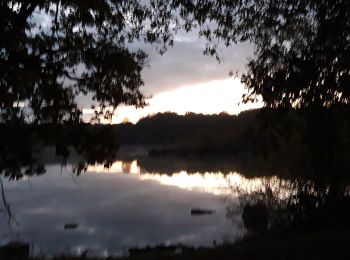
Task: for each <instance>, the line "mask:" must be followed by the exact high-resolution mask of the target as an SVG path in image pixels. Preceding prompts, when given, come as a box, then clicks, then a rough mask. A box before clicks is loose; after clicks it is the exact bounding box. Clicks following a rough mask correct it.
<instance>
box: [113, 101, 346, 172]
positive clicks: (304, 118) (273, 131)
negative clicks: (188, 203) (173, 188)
mask: <svg viewBox="0 0 350 260" xmlns="http://www.w3.org/2000/svg"><path fill="white" fill-rule="evenodd" d="M112 127H113V128H114V129H115V131H116V134H117V136H118V137H119V143H120V145H153V146H154V147H156V148H155V149H153V150H151V151H150V155H152V156H173V155H176V156H187V157H188V156H210V157H213V156H223V155H225V156H227V155H230V156H233V157H235V158H237V159H239V160H246V161H247V163H248V164H252V167H254V166H253V164H257V163H259V162H263V164H264V165H268V166H269V167H273V168H274V170H275V171H276V169H278V168H279V165H280V166H281V171H283V170H284V169H288V171H293V172H295V173H296V174H297V172H299V173H298V174H300V173H301V172H300V171H302V172H303V173H306V172H308V174H315V173H317V174H318V175H319V174H321V173H322V172H327V171H334V172H337V173H339V174H343V173H345V172H346V171H348V170H349V169H350V165H349V163H348V161H349V158H348V154H350V108H348V107H346V106H334V107H333V108H331V109H322V108H305V109H269V108H263V109H258V110H250V111H245V112H242V113H240V114H239V115H229V114H226V113H221V114H218V115H203V114H194V113H188V114H186V115H184V116H182V115H177V114H175V113H159V114H156V115H152V116H149V117H146V118H143V119H141V120H140V121H139V122H138V123H137V124H135V125H134V124H131V123H123V124H119V125H115V126H112ZM259 167H260V168H261V169H262V170H263V168H264V166H263V165H259ZM254 168H255V167H254ZM282 169H283V170H282ZM266 170H268V169H266ZM286 174H288V175H290V174H291V172H288V173H286Z"/></svg>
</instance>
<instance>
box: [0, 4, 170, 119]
mask: <svg viewBox="0 0 350 260" xmlns="http://www.w3.org/2000/svg"><path fill="white" fill-rule="evenodd" d="M152 15H153V14H152V13H151V11H150V9H149V8H144V6H143V5H142V4H140V3H139V1H136V0H132V1H129V0H128V1H126V0H123V1H109V0H102V1H100V0H98V1H88V2H86V1H72V0H52V1H44V0H39V1H36V0H35V1H23V0H18V1H10V0H6V1H1V3H0V24H1V26H0V36H1V37H0V50H1V52H0V71H1V74H0V122H9V121H11V122H12V121H19V122H22V121H26V122H31V123H62V122H66V121H79V118H80V114H81V110H80V109H79V108H78V106H77V102H76V98H77V96H79V95H85V94H88V93H89V94H90V95H92V99H93V100H95V101H96V103H97V104H96V106H98V109H97V110H96V112H97V114H98V117H99V116H101V115H104V116H106V117H111V109H110V108H112V110H113V108H115V107H117V106H118V105H119V104H122V103H124V104H127V105H135V106H143V105H145V99H144V96H143V95H142V93H141V92H140V90H139V88H140V86H142V85H143V81H142V79H141V70H142V68H143V67H144V65H145V63H146V61H147V55H146V54H145V53H144V52H143V51H142V50H140V49H137V48H133V49H132V48H128V46H127V45H128V43H131V42H133V41H134V40H135V39H137V40H143V41H147V42H150V43H153V42H155V41H160V42H164V43H166V42H169V41H170V39H169V38H168V37H167V36H166V32H160V31H158V30H157V28H161V26H158V27H157V28H155V25H154V26H148V27H147V26H145V23H146V21H147V22H149V21H151V20H150V18H149V17H154V15H153V16H152ZM159 38H161V40H159ZM106 111H107V112H106ZM98 117H97V118H98Z"/></svg>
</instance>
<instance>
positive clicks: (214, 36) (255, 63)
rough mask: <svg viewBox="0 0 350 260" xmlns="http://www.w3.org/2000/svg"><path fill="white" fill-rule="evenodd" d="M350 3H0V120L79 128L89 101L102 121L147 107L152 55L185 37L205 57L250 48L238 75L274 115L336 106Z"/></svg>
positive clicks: (344, 71)
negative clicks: (120, 109)
mask: <svg viewBox="0 0 350 260" xmlns="http://www.w3.org/2000/svg"><path fill="white" fill-rule="evenodd" d="M349 16H350V3H349V2H348V1H346V0H335V1H326V0H295V1H294V0H293V1H292V0H233V1H227V0H218V1H214V0H196V1H188V0H150V1H137V0H131V1H126V0H120V1H115V0H94V1H88V2H86V1H73V0H51V1H44V0H38V1H24V0H16V1H11V0H6V1H1V3H0V23H1V27H0V35H1V37H0V50H1V52H0V71H1V74H0V120H1V122H8V121H16V120H17V121H20V122H22V121H29V122H33V123H61V122H66V121H79V120H80V115H81V109H80V108H79V107H78V105H77V101H76V98H77V97H78V96H79V95H86V94H90V95H91V96H92V99H93V100H95V101H96V102H95V105H96V107H98V109H97V110H96V113H97V117H96V118H100V116H101V115H104V116H106V117H111V115H112V112H113V109H114V108H115V107H117V106H118V105H119V104H122V103H124V104H127V105H136V106H143V105H145V98H144V96H143V94H142V93H141V92H140V87H141V86H142V85H143V81H142V78H141V71H142V69H143V67H144V66H145V65H146V64H147V54H146V53H144V52H143V51H142V50H141V49H138V48H137V47H135V45H134V46H132V45H131V43H133V42H134V41H135V40H137V41H142V42H149V43H158V44H159V45H158V46H159V50H160V52H161V53H162V52H163V51H165V50H166V48H167V46H169V45H172V44H173V38H174V35H175V34H176V32H177V31H178V30H179V29H183V30H186V31H190V30H194V29H195V30H197V31H198V32H199V36H201V37H204V38H205V39H206V40H207V47H206V49H205V50H204V53H205V54H209V55H217V47H218V44H219V43H220V42H223V43H224V44H226V45H227V46H228V45H231V44H234V43H237V42H246V41H248V42H251V43H253V45H254V46H255V54H254V56H253V57H252V58H251V59H250V60H249V61H248V65H247V71H246V72H243V74H242V75H241V80H242V83H244V84H245V86H246V87H247V89H248V90H249V93H248V94H247V95H245V96H244V101H245V102H248V101H252V100H253V101H254V100H256V98H257V97H258V96H260V95H261V96H262V98H263V101H264V103H265V105H266V106H268V107H307V106H313V105H316V106H322V107H330V106H332V105H334V104H342V105H344V104H345V105H346V104H348V103H349V100H350V89H349V84H350V69H349V68H350V18H349Z"/></svg>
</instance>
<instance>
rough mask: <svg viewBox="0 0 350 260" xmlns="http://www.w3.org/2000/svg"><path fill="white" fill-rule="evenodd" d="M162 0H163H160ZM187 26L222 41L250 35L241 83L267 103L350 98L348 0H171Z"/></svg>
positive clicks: (212, 51)
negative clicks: (250, 53) (251, 46)
mask: <svg viewBox="0 0 350 260" xmlns="http://www.w3.org/2000/svg"><path fill="white" fill-rule="evenodd" d="M163 2H164V1H163ZM173 6H174V7H176V8H179V10H180V14H181V16H182V17H183V19H185V20H186V21H187V23H186V24H188V25H190V27H191V26H194V25H198V26H200V34H201V35H203V36H204V37H205V38H207V39H208V40H209V42H208V43H209V45H208V46H207V49H206V51H207V53H209V54H211V55H214V54H216V43H217V40H221V41H222V40H223V41H224V42H225V43H226V45H230V44H232V43H235V42H237V41H250V42H252V43H253V44H254V46H255V55H254V57H253V58H252V59H251V60H249V63H248V66H247V72H246V73H244V74H243V75H242V83H244V84H245V85H246V87H247V88H248V90H249V94H248V95H246V96H245V97H244V100H245V101H251V100H255V99H256V97H257V96H258V95H261V96H262V98H263V101H264V103H265V105H267V106H269V107H291V106H293V107H307V106H310V105H311V106H313V105H316V106H324V107H329V106H331V105H334V104H348V103H349V101H350V86H349V84H350V3H349V1H346V0H335V1H326V0H296V1H295V0H277V1H276V0H243V1H242V0H234V1H224V0H222V1H220V0H219V1H212V0H197V1H185V0H183V1H182V0H178V1H173Z"/></svg>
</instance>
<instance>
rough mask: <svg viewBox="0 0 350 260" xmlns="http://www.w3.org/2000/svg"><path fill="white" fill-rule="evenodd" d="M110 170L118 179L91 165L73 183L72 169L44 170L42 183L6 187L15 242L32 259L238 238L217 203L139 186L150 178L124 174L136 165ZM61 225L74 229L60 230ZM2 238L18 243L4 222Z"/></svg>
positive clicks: (195, 193)
mask: <svg viewBox="0 0 350 260" xmlns="http://www.w3.org/2000/svg"><path fill="white" fill-rule="evenodd" d="M113 165H114V166H112V167H111V169H114V171H113V172H114V173H120V174H109V173H111V171H109V173H108V170H106V171H101V169H103V166H102V165H95V166H90V167H88V170H87V172H86V173H85V174H83V175H81V176H79V177H76V175H73V174H72V170H71V169H72V167H74V166H70V165H67V166H66V168H63V169H62V168H61V166H59V165H49V166H47V167H46V168H47V173H46V174H45V175H43V176H40V177H32V178H29V179H28V180H25V179H22V181H20V182H8V181H5V182H4V183H5V193H6V196H7V198H8V202H9V204H11V208H12V211H13V214H14V215H15V216H16V218H17V219H18V221H19V223H20V232H19V237H20V238H21V239H22V240H25V241H30V243H31V244H32V245H33V246H34V249H35V252H36V253H38V252H45V253H48V252H50V253H54V252H61V251H66V250H68V249H70V250H72V251H73V252H76V251H78V250H83V249H85V248H88V249H90V250H91V251H92V252H95V253H97V254H103V252H104V251H106V250H107V251H108V252H109V253H120V252H121V251H123V250H125V249H126V248H129V247H134V246H139V247H143V246H146V245H156V244H178V243H181V244H184V245H188V246H199V245H205V246H211V245H212V244H213V241H214V240H215V241H217V243H222V242H223V241H233V240H235V239H236V238H237V237H240V236H241V235H242V233H243V232H244V230H243V228H242V226H241V225H240V224H239V221H237V223H236V224H235V225H233V224H232V222H231V220H228V219H227V218H226V217H225V215H226V212H225V207H224V205H223V204H222V201H221V199H220V198H218V197H217V196H215V195H213V194H211V193H207V192H202V191H201V190H191V191H189V190H185V189H179V188H178V187H174V186H170V185H160V183H159V182H158V181H155V179H154V180H151V179H148V180H147V179H143V177H142V176H143V174H146V175H148V173H140V174H129V173H130V172H132V169H134V167H135V166H136V161H134V162H132V163H125V162H124V169H125V165H130V168H129V169H130V171H128V172H123V162H122V161H118V162H115V163H114V164H113ZM95 169H96V171H95ZM136 169H137V167H136ZM123 173H125V174H123ZM188 176H190V175H188ZM196 207H200V208H204V209H212V210H215V214H213V215H207V216H200V217H193V216H191V214H190V212H191V209H192V208H196ZM66 223H77V224H78V227H77V228H76V229H74V230H65V229H64V226H65V224H66ZM0 230H1V233H0V236H1V237H2V238H4V236H6V237H5V239H3V242H5V241H9V240H11V239H14V238H16V237H18V236H17V235H16V234H11V230H9V228H8V226H7V224H6V223H5V222H3V221H1V222H0Z"/></svg>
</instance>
